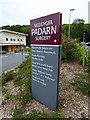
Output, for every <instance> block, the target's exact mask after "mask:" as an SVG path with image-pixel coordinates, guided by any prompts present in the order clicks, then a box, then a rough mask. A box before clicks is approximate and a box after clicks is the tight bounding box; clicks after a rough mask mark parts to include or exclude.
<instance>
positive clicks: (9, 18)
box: [0, 0, 90, 26]
mask: <svg viewBox="0 0 90 120" xmlns="http://www.w3.org/2000/svg"><path fill="white" fill-rule="evenodd" d="M89 1H90V0H0V26H3V25H17V24H20V25H29V24H30V20H31V19H35V18H38V17H42V16H46V15H49V14H52V13H56V12H61V13H62V23H63V24H65V23H66V24H68V23H69V11H70V9H72V8H73V9H75V10H74V11H72V12H71V23H72V22H73V21H74V19H78V18H81V19H84V20H85V23H88V2H89Z"/></svg>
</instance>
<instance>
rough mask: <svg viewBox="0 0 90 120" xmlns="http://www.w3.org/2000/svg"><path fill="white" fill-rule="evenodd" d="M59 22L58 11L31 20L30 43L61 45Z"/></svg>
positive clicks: (59, 15)
mask: <svg viewBox="0 0 90 120" xmlns="http://www.w3.org/2000/svg"><path fill="white" fill-rule="evenodd" d="M60 22H61V14H60V13H56V14H52V15H48V16H45V17H41V18H37V19H34V20H31V21H30V29H31V44H46V45H61V35H60V32H61V31H60V30H61V26H60Z"/></svg>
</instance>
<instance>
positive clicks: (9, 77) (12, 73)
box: [2, 71, 15, 84]
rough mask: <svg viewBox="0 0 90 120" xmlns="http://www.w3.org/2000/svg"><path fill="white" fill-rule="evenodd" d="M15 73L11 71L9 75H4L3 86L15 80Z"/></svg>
mask: <svg viewBox="0 0 90 120" xmlns="http://www.w3.org/2000/svg"><path fill="white" fill-rule="evenodd" d="M14 75H15V73H14V72H13V71H9V72H7V73H3V74H2V84H4V83H6V82H8V81H10V80H12V79H13V78H14Z"/></svg>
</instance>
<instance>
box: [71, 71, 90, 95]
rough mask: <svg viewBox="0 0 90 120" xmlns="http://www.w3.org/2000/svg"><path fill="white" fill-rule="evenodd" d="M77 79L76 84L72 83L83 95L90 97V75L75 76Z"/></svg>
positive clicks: (79, 74)
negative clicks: (89, 79) (89, 80)
mask: <svg viewBox="0 0 90 120" xmlns="http://www.w3.org/2000/svg"><path fill="white" fill-rule="evenodd" d="M75 75H76V76H77V77H78V78H77V77H76V78H77V79H76V80H75V82H73V83H71V84H72V85H73V86H76V90H81V91H82V93H83V94H85V95H87V96H90V83H89V82H88V75H87V74H86V75H84V74H81V73H78V74H75Z"/></svg>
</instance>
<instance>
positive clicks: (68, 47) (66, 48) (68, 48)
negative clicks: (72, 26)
mask: <svg viewBox="0 0 90 120" xmlns="http://www.w3.org/2000/svg"><path fill="white" fill-rule="evenodd" d="M77 41H78V39H71V38H70V39H68V38H67V37H66V35H62V53H61V55H62V60H63V61H65V62H69V61H71V60H76V59H77Z"/></svg>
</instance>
